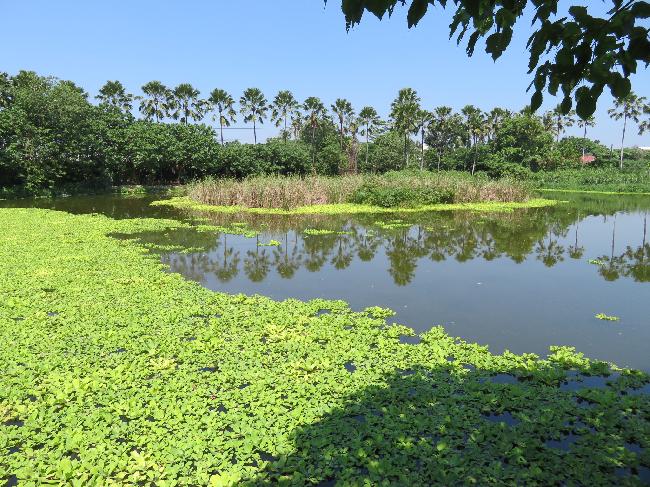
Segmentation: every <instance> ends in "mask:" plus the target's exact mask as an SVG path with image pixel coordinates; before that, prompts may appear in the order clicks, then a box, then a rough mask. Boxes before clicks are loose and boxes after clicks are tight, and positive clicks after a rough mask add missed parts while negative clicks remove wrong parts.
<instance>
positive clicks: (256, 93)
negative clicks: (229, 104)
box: [239, 88, 269, 144]
mask: <svg viewBox="0 0 650 487" xmlns="http://www.w3.org/2000/svg"><path fill="white" fill-rule="evenodd" d="M266 103H267V102H266V98H264V93H262V90H260V89H259V88H248V89H246V91H244V94H243V95H242V97H241V98H240V99H239V106H240V108H239V111H240V112H241V114H242V115H244V122H250V121H252V122H253V139H254V141H255V143H256V144H257V122H259V123H264V119H265V118H266V112H267V110H268V109H269V107H268V106H267V105H266Z"/></svg>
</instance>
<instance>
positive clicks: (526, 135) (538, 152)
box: [490, 113, 553, 170]
mask: <svg viewBox="0 0 650 487" xmlns="http://www.w3.org/2000/svg"><path fill="white" fill-rule="evenodd" d="M552 144H553V136H552V134H551V133H550V132H549V131H548V130H546V129H545V128H544V125H543V124H542V121H541V120H540V119H539V117H536V116H535V115H532V114H530V113H520V114H517V115H514V116H512V117H510V118H509V119H507V120H505V121H504V122H503V125H502V126H501V127H499V129H498V130H497V132H496V134H495V136H494V139H493V141H492V143H491V146H490V148H491V152H492V154H491V159H492V161H493V162H494V163H498V164H502V163H504V162H507V163H512V164H517V165H521V166H524V167H528V168H530V169H532V170H537V169H539V168H542V167H544V165H545V161H546V158H547V155H548V152H549V151H550V150H551V146H552Z"/></svg>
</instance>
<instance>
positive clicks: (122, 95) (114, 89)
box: [96, 81, 133, 112]
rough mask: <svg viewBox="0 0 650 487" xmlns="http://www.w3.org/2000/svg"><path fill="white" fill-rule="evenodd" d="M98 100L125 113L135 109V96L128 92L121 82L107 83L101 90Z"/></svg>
mask: <svg viewBox="0 0 650 487" xmlns="http://www.w3.org/2000/svg"><path fill="white" fill-rule="evenodd" d="M96 98H97V99H98V100H99V101H100V102H101V103H105V104H106V105H110V106H113V107H115V108H118V109H119V110H122V111H124V112H130V111H131V109H132V108H133V95H132V94H130V93H127V92H126V88H124V85H122V83H121V82H119V81H107V82H106V84H104V86H102V87H101V88H100V90H99V94H98V95H97V96H96Z"/></svg>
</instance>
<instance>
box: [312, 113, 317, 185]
mask: <svg viewBox="0 0 650 487" xmlns="http://www.w3.org/2000/svg"><path fill="white" fill-rule="evenodd" d="M311 172H312V174H316V124H315V123H314V122H313V121H312V124H311Z"/></svg>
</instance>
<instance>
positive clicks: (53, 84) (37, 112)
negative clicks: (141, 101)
mask: <svg viewBox="0 0 650 487" xmlns="http://www.w3.org/2000/svg"><path fill="white" fill-rule="evenodd" d="M11 86H12V88H11V98H12V102H11V104H10V105H9V106H8V107H5V108H3V109H2V110H0V186H11V185H22V186H23V187H25V188H26V189H27V190H28V191H36V190H38V189H41V188H53V187H57V186H61V185H63V184H81V183H89V184H90V183H92V182H93V181H100V180H102V181H106V180H107V175H106V173H105V169H104V161H103V159H102V157H101V148H100V147H99V146H98V143H99V140H98V138H97V137H96V131H95V122H96V120H97V119H98V115H99V113H101V112H102V110H103V108H98V107H94V106H92V105H91V104H90V103H88V99H87V94H86V93H85V92H84V91H83V90H82V89H81V88H79V87H78V86H76V85H75V84H74V83H72V82H69V81H60V80H57V79H54V78H45V77H41V76H38V75H37V74H36V73H34V72H32V71H21V72H19V73H18V74H17V75H16V76H15V77H13V78H12V79H11ZM103 107H106V108H107V109H110V110H113V111H115V112H118V111H119V110H118V108H116V107H113V106H110V107H109V106H108V105H106V104H104V105H103ZM120 116H121V115H120Z"/></svg>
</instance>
